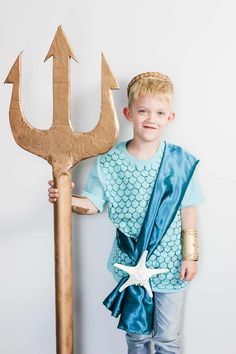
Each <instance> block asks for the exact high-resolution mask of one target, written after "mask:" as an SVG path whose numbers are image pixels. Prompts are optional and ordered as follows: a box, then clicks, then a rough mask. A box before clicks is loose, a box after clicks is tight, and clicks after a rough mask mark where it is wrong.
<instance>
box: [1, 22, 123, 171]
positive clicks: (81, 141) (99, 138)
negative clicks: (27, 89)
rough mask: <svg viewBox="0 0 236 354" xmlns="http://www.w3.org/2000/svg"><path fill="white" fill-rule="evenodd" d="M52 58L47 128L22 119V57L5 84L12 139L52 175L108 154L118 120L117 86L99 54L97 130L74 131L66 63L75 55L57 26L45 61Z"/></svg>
mask: <svg viewBox="0 0 236 354" xmlns="http://www.w3.org/2000/svg"><path fill="white" fill-rule="evenodd" d="M51 56H52V57H53V123H52V125H51V127H50V128H49V129H46V130H40V129H36V128H33V127H32V126H31V125H30V123H29V122H28V121H27V120H26V118H25V117H24V114H23V112H22V109H21V104H20V81H21V54H20V55H19V56H18V58H17V59H16V61H15V63H14V65H13V66H12V68H11V70H10V72H9V74H8V76H7V79H6V80H5V83H10V84H13V92H12V98H11V104H10V124H11V129H12V132H13V136H14V138H15V141H16V143H17V144H18V145H20V146H21V147H22V148H23V149H25V150H27V151H29V152H31V153H33V154H35V155H38V156H40V157H42V158H44V159H45V160H47V161H48V162H49V163H50V164H51V165H52V167H53V173H54V175H58V174H59V175H60V174H61V173H65V172H66V171H68V170H69V169H70V168H72V167H73V166H74V165H75V164H76V163H77V162H78V161H80V160H83V159H86V158H89V157H92V156H96V155H99V154H102V153H105V152H106V151H108V150H109V149H110V148H111V147H112V146H113V145H114V143H115V142H116V140H117V137H118V130H119V126H118V121H117V117H116V113H115V109H114V102H113V97H112V95H111V91H110V90H113V89H118V88H119V86H118V84H117V82H116V80H115V78H114V76H113V75H112V73H111V71H110V68H109V66H108V64H107V62H106V60H105V58H104V56H103V55H102V82H101V96H102V97H101V98H102V100H101V114H100V119H99V122H98V123H97V125H96V127H95V128H94V129H93V130H92V131H90V132H86V133H80V132H76V131H75V130H74V129H73V127H72V125H71V120H70V76H69V60H70V59H71V58H73V59H74V60H76V59H75V56H74V54H73V52H72V50H71V48H70V46H69V44H68V41H67V39H66V37H65V35H64V33H63V31H62V28H61V26H59V27H58V29H57V32H56V35H55V37H54V40H53V42H52V44H51V47H50V49H49V52H48V54H47V56H46V58H45V61H46V60H47V59H48V58H50V57H51Z"/></svg>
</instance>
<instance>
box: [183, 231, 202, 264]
mask: <svg viewBox="0 0 236 354" xmlns="http://www.w3.org/2000/svg"><path fill="white" fill-rule="evenodd" d="M181 236H182V247H183V249H182V253H183V260H184V261H198V259H199V255H198V238H197V230H194V229H189V230H182V231H181Z"/></svg>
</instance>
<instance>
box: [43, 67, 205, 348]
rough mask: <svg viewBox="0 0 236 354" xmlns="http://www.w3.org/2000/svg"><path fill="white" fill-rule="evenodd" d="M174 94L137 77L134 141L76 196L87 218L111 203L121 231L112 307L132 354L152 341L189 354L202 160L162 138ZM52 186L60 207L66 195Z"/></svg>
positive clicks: (132, 92)
mask: <svg viewBox="0 0 236 354" xmlns="http://www.w3.org/2000/svg"><path fill="white" fill-rule="evenodd" d="M172 96H173V84H172V82H171V80H170V79H169V77H168V76H166V75H163V74H161V73H158V72H148V73H143V74H140V75H137V76H135V77H134V78H133V79H132V80H131V81H130V83H129V85H128V106H127V107H125V108H124V109H123V113H124V116H125V117H126V119H127V120H128V121H130V122H131V123H132V124H133V138H132V139H130V140H128V141H123V142H119V143H117V144H116V145H115V146H114V147H113V148H112V149H111V150H109V151H108V152H107V153H105V154H103V155H100V156H98V157H97V158H96V160H95V163H94V165H93V166H92V169H91V171H90V174H89V177H88V180H87V184H86V187H85V189H84V191H83V192H82V193H81V195H80V196H72V205H73V210H74V211H77V212H78V213H80V214H95V213H97V212H102V210H103V207H104V205H105V203H108V214H109V218H110V220H111V221H112V223H113V224H114V225H115V226H116V228H117V230H116V231H117V232H116V237H115V240H114V244H113V248H112V251H111V254H110V257H109V261H108V268H109V270H110V271H111V272H112V273H113V275H114V278H115V279H116V280H117V282H118V286H117V287H116V288H115V289H114V290H113V292H112V293H111V294H110V295H109V296H108V297H107V298H106V300H105V301H104V304H105V305H106V306H107V307H108V308H109V309H110V310H111V311H112V314H113V315H114V316H116V317H118V315H121V317H120V323H119V328H121V329H124V330H125V331H126V340H127V344H128V353H129V354H149V353H151V344H152V342H153V343H154V346H155V354H168V353H169V354H180V353H182V343H181V322H182V314H183V303H184V297H185V293H186V289H187V287H188V285H189V282H190V281H191V280H192V279H193V278H194V276H195V274H196V272H197V262H196V261H197V260H198V249H197V231H196V229H197V225H196V207H195V206H196V205H197V204H198V203H199V201H200V194H199V191H198V187H197V184H196V181H195V178H194V177H192V176H193V174H194V170H195V167H196V165H197V163H198V160H196V159H195V158H194V157H193V156H192V155H190V154H189V153H187V152H186V151H184V150H183V149H182V148H180V147H178V146H176V145H172V144H168V143H166V142H165V141H164V140H163V138H162V134H163V132H164V130H165V128H166V127H167V126H168V125H170V124H171V123H172V122H173V120H174V119H175V113H174V112H173V111H172V105H171V103H172ZM49 184H50V185H51V187H50V188H49V201H51V202H55V201H56V200H57V198H58V191H57V190H56V189H54V188H53V182H52V181H49ZM136 265H138V267H136ZM140 267H141V268H140ZM151 272H153V273H152V274H151Z"/></svg>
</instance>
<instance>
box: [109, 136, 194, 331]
mask: <svg viewBox="0 0 236 354" xmlns="http://www.w3.org/2000/svg"><path fill="white" fill-rule="evenodd" d="M198 162H199V160H197V159H196V158H195V157H194V156H193V155H191V154H189V153H188V152H187V151H185V150H184V149H182V148H181V147H179V146H177V145H173V144H168V143H166V142H165V147H164V152H163V157H162V161H161V165H160V167H159V170H158V173H157V177H156V180H155V184H154V187H153V192H152V195H151V198H150V201H149V204H148V209H147V212H146V215H145V218H144V221H143V225H142V228H141V230H140V233H139V236H138V239H137V241H136V240H135V239H134V238H131V237H127V236H126V235H124V234H123V233H122V232H121V231H120V230H119V229H118V228H117V230H116V238H117V243H118V246H119V248H120V249H121V250H122V251H123V252H124V253H126V254H127V255H128V256H129V257H130V258H131V259H132V260H133V261H134V262H135V264H137V263H138V261H139V259H140V257H141V256H142V254H143V252H144V251H145V250H148V257H147V258H149V257H150V256H151V255H152V253H153V251H154V250H155V249H156V247H157V245H158V243H159V242H160V240H161V239H162V237H163V236H164V235H165V233H166V232H167V230H168V228H169V227H170V225H171V223H172V221H173V220H174V217H175V215H176V213H177V211H178V208H179V206H180V204H181V201H182V199H183V196H184V193H185V191H186V189H187V187H188V184H189V182H190V180H191V178H192V175H193V173H194V170H195V168H196V166H197V164H198ZM128 278H129V275H127V276H125V277H123V278H122V279H121V280H120V282H119V283H118V285H117V286H116V287H115V289H114V290H113V291H112V292H111V293H110V294H109V295H108V296H107V298H106V299H105V300H104V301H103V304H104V305H105V306H106V307H107V308H108V309H109V310H110V311H111V313H112V316H114V317H118V316H119V315H120V320H119V324H118V328H120V329H123V330H125V331H126V332H130V333H140V334H150V333H151V332H152V321H153V302H152V298H151V297H150V296H149V295H148V293H147V292H146V290H145V288H143V287H142V286H140V285H131V286H129V287H128V288H126V289H125V290H123V291H122V292H119V288H120V287H121V286H122V285H123V284H124V283H125V282H126V280H127V279H128Z"/></svg>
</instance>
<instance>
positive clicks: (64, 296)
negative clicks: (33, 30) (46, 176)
mask: <svg viewBox="0 0 236 354" xmlns="http://www.w3.org/2000/svg"><path fill="white" fill-rule="evenodd" d="M51 56H52V57H53V123H52V125H51V127H50V129H47V130H40V129H36V128H33V127H32V126H31V125H30V124H29V122H28V121H27V120H26V119H25V117H24V115H23V112H22V109H21V104H20V81H21V54H20V55H19V57H18V58H17V60H16V61H15V63H14V65H13V67H12V68H11V70H10V72H9V74H8V77H7V79H6V81H5V83H11V84H13V91H12V97H11V103H10V112H9V115H10V124H11V129H12V133H13V136H14V139H15V141H16V143H17V144H18V145H20V146H21V147H22V148H23V149H25V150H27V151H29V152H31V153H33V154H35V155H38V156H40V157H42V158H44V159H45V160H47V161H48V162H49V163H50V164H51V166H52V170H53V180H54V185H55V187H56V188H58V190H59V194H60V197H59V198H58V201H57V202H56V203H55V205H54V238H55V240H54V241H55V286H56V340H57V354H72V352H73V320H72V318H73V316H72V307H73V301H72V236H71V235H72V231H71V230H72V225H71V224H72V222H71V208H72V206H71V168H72V167H73V166H74V165H75V164H76V163H77V162H79V161H80V160H83V159H87V158H89V157H92V156H96V155H99V154H102V153H105V152H106V151H108V150H109V149H110V148H111V147H112V146H113V145H114V144H115V142H116V140H117V137H118V131H119V125H118V120H117V117H116V113H115V109H114V102H113V97H112V94H111V91H110V90H112V89H118V88H119V86H118V84H117V82H116V80H115V78H114V77H113V75H112V73H111V71H110V69H109V66H108V64H107V62H106V60H105V58H104V56H102V77H101V81H102V82H101V91H102V92H101V114H100V119H99V122H98V123H97V125H96V127H95V128H94V129H93V130H92V131H90V132H87V133H80V132H76V131H74V129H73V127H72V125H71V120H70V77H69V61H70V59H71V58H73V59H75V57H74V54H73V53H72V50H71V48H70V46H69V44H68V41H67V40H66V37H65V35H64V33H63V31H62V28H61V26H60V27H58V29H57V32H56V35H55V37H54V40H53V42H52V44H51V47H50V49H49V52H48V55H47V56H46V59H45V60H47V59H48V58H50V57H51Z"/></svg>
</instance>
